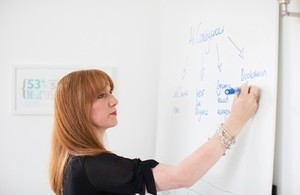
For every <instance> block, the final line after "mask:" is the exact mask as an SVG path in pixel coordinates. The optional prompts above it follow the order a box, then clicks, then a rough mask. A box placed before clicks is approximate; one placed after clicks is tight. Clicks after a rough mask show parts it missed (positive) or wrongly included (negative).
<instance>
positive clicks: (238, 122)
mask: <svg viewBox="0 0 300 195" xmlns="http://www.w3.org/2000/svg"><path fill="white" fill-rule="evenodd" d="M259 98H260V90H259V88H257V87H255V86H248V85H247V84H243V85H242V86H241V92H240V94H236V95H235V97H234V100H233V103H232V107H231V113H230V116H229V117H228V119H227V121H226V122H225V125H226V126H227V127H228V128H229V129H230V131H232V133H234V135H235V136H237V135H238V134H239V133H240V131H241V130H242V128H243V127H244V125H245V124H246V123H247V121H248V120H249V119H250V118H251V117H252V116H253V115H254V114H255V112H256V111H257V109H258V102H259Z"/></svg>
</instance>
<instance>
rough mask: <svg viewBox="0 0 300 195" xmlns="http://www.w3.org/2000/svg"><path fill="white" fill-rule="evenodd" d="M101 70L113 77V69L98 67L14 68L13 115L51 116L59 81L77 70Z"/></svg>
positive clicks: (34, 66) (40, 66)
mask: <svg viewBox="0 0 300 195" xmlns="http://www.w3.org/2000/svg"><path fill="white" fill-rule="evenodd" d="M83 69H100V70H103V71H104V72H106V73H107V74H108V75H110V76H111V77H112V68H111V67H97V66H44V65H39V66H37V65H13V66H12V74H13V76H12V78H13V81H12V85H13V86H12V92H13V94H12V97H13V98H12V113H13V114H16V115H51V114H53V112H54V110H53V109H54V93H55V89H56V85H57V83H58V81H59V80H60V79H61V78H62V77H63V76H65V75H67V74H68V73H70V72H73V71H76V70H83Z"/></svg>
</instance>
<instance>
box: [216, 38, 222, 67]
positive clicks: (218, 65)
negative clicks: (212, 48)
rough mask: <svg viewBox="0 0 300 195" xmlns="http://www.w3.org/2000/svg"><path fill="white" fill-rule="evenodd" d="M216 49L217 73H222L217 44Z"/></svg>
mask: <svg viewBox="0 0 300 195" xmlns="http://www.w3.org/2000/svg"><path fill="white" fill-rule="evenodd" d="M216 49H217V57H218V64H217V67H218V70H219V72H222V63H220V58H219V49H218V44H216Z"/></svg>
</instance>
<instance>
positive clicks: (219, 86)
mask: <svg viewBox="0 0 300 195" xmlns="http://www.w3.org/2000/svg"><path fill="white" fill-rule="evenodd" d="M228 88H231V84H228V83H220V81H219V80H218V81H217V91H216V93H217V95H218V96H219V95H221V93H222V94H224V90H225V89H228Z"/></svg>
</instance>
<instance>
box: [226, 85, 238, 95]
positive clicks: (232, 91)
mask: <svg viewBox="0 0 300 195" xmlns="http://www.w3.org/2000/svg"><path fill="white" fill-rule="evenodd" d="M240 92H241V88H239V87H236V88H230V89H226V90H225V94H226V95H230V94H239V93H240Z"/></svg>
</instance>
